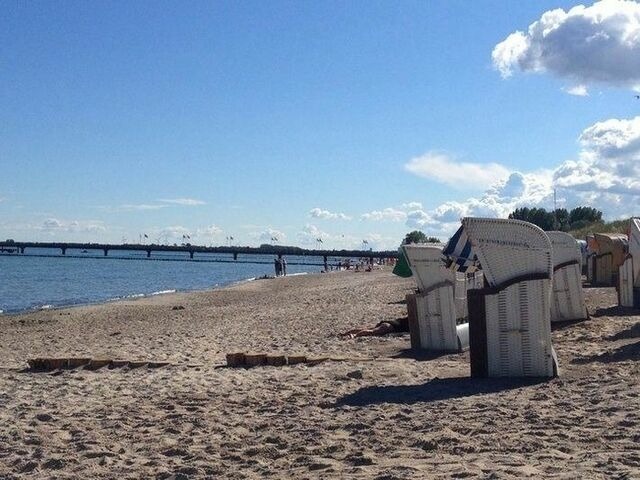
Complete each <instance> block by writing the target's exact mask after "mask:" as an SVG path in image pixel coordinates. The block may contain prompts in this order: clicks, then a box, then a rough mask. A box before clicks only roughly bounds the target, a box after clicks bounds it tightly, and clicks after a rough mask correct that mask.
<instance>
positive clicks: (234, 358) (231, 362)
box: [227, 353, 245, 367]
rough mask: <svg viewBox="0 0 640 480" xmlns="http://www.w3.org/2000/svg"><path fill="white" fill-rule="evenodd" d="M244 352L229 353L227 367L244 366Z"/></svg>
mask: <svg viewBox="0 0 640 480" xmlns="http://www.w3.org/2000/svg"><path fill="white" fill-rule="evenodd" d="M244 365H245V363H244V353H227V367H244Z"/></svg>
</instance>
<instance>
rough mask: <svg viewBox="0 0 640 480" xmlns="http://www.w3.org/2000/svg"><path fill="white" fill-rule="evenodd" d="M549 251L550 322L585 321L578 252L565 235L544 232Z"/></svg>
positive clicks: (575, 245)
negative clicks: (550, 269)
mask: <svg viewBox="0 0 640 480" xmlns="http://www.w3.org/2000/svg"><path fill="white" fill-rule="evenodd" d="M547 236H548V237H549V240H551V248H552V249H553V289H552V294H551V322H562V321H567V320H585V319H586V318H587V317H588V316H589V315H588V313H587V307H586V305H585V303H584V293H583V291H582V275H581V270H582V251H581V250H580V245H579V244H578V242H577V241H576V239H575V238H573V237H572V236H571V235H569V234H568V233H564V232H547Z"/></svg>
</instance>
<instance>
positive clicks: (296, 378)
mask: <svg viewBox="0 0 640 480" xmlns="http://www.w3.org/2000/svg"><path fill="white" fill-rule="evenodd" d="M413 286H414V284H413V281H411V279H409V280H403V279H399V278H396V277H393V276H392V275H391V274H390V273H389V272H388V271H386V272H373V273H352V272H344V273H339V274H330V275H309V276H301V277H288V278H282V279H276V280H264V281H255V282H251V283H248V284H243V285H238V286H235V287H232V288H228V289H225V290H218V291H212V292H202V293H190V294H174V295H167V296H161V297H155V298H149V299H141V300H138V301H128V302H120V303H112V304H107V305H98V306H90V307H81V308H72V309H65V310H57V311H44V312H37V313H33V314H29V315H22V316H13V317H0V365H1V366H2V369H0V478H2V479H10V478H56V479H58V478H152V479H153V478H159V479H164V478H176V479H178V478H182V479H186V478H232V479H241V478H278V479H279V478H295V479H305V478H367V479H369V478H371V479H379V480H382V479H405V478H443V477H444V478H447V477H456V478H462V477H468V478H522V477H527V476H529V477H535V478H542V477H559V478H640V323H639V322H640V316H637V315H633V312H628V311H627V312H625V311H622V310H620V309H618V308H609V307H611V306H612V305H614V304H615V303H616V299H615V292H614V290H613V289H587V290H586V294H587V300H588V303H589V310H590V312H591V314H592V315H594V316H593V317H592V318H591V320H589V321H587V322H582V323H579V324H573V325H567V326H564V327H563V328H561V329H557V330H555V331H554V333H553V340H554V345H555V348H556V350H557V352H558V354H559V357H560V362H561V369H562V371H561V373H562V376H561V377H560V378H557V379H554V380H551V381H547V382H541V383H531V382H522V381H507V380H471V379H469V378H468V373H469V363H468V362H469V360H468V354H461V355H445V356H441V357H437V358H426V359H425V358H422V359H415V358H411V356H410V355H409V354H408V351H407V350H406V349H407V347H408V344H409V339H408V335H406V334H405V335H395V336H389V337H385V338H359V339H343V338H340V337H338V336H336V333H337V332H340V331H343V330H346V329H348V328H351V327H353V326H356V325H362V324H365V325H367V324H368V325H372V324H375V323H377V322H378V321H380V320H383V319H391V318H397V317H401V316H404V315H405V313H406V311H405V308H406V307H405V305H403V304H402V303H401V301H402V299H403V298H404V295H405V294H406V293H407V292H408V291H410V290H411V289H412V288H413ZM174 306H183V307H184V309H179V310H174V309H173V307H174ZM636 313H637V312H636ZM231 351H255V352H273V353H285V354H286V353H289V354H292V353H302V354H313V355H334V356H349V357H353V358H360V357H368V358H374V357H378V358H380V359H379V360H377V361H356V360H350V361H344V362H325V363H322V364H320V365H316V366H307V365H297V366H291V367H260V368H254V369H251V370H244V369H227V368H216V366H217V365H221V364H223V363H224V354H225V353H226V352H231ZM38 356H51V357H59V356H78V357H83V356H86V357H94V358H96V357H108V358H121V359H152V360H169V361H171V362H173V363H174V364H176V365H174V366H169V367H163V368H159V369H149V368H137V369H128V368H125V369H113V370H110V369H107V368H103V369H101V370H98V371H88V370H84V369H77V370H63V371H56V372H52V373H51V372H50V373H29V372H23V371H20V370H19V369H21V368H23V367H24V366H25V362H26V360H27V359H28V358H33V357H38ZM197 365H200V366H197Z"/></svg>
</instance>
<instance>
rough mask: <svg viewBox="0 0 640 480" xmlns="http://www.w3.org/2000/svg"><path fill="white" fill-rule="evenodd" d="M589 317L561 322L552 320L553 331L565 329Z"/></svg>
mask: <svg viewBox="0 0 640 480" xmlns="http://www.w3.org/2000/svg"><path fill="white" fill-rule="evenodd" d="M588 320H589V319H588V318H581V319H579V320H564V321H561V322H552V323H551V331H552V332H555V331H556V330H564V329H565V328H569V327H572V326H574V325H578V324H580V323H584V322H586V321H588Z"/></svg>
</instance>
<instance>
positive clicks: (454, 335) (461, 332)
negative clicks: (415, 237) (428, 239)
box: [402, 244, 469, 352]
mask: <svg viewBox="0 0 640 480" xmlns="http://www.w3.org/2000/svg"><path fill="white" fill-rule="evenodd" d="M402 250H403V252H404V255H405V257H406V259H407V261H408V263H409V266H410V267H411V271H412V272H413V275H414V276H415V278H416V283H417V285H418V293H416V294H410V295H407V312H408V316H409V332H410V335H411V347H412V348H415V349H424V350H431V351H437V352H458V351H461V350H463V349H465V348H468V345H469V333H468V323H466V324H461V325H457V322H456V319H457V318H458V315H457V313H456V303H455V295H454V291H455V287H456V274H455V272H453V271H451V270H448V269H447V268H445V265H444V262H443V260H442V246H441V245H425V244H410V245H403V246H402Z"/></svg>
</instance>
